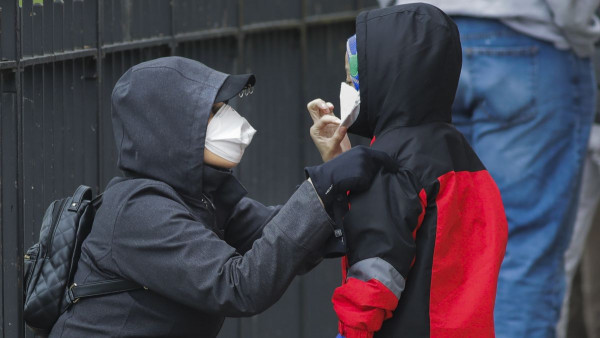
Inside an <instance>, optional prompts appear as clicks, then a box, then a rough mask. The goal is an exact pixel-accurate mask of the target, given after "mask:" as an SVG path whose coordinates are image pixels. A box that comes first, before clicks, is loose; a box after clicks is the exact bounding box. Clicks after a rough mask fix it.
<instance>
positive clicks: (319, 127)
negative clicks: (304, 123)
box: [306, 99, 352, 162]
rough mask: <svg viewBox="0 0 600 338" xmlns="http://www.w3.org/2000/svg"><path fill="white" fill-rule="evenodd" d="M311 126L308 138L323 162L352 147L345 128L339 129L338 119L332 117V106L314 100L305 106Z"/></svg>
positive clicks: (328, 103)
mask: <svg viewBox="0 0 600 338" xmlns="http://www.w3.org/2000/svg"><path fill="white" fill-rule="evenodd" d="M306 107H307V108H308V112H309V113H310V117H311V118H312V120H313V125H312V127H311V128H310V137H311V138H312V140H313V142H314V143H315V146H316V147H317V149H318V150H319V153H320V154H321V158H322V159H323V162H327V161H329V160H331V159H332V158H334V157H336V156H337V155H339V154H341V153H343V152H345V151H347V150H349V149H350V148H351V147H352V145H351V144H350V140H349V139H348V135H347V131H348V130H347V128H346V127H340V123H341V121H340V119H338V118H337V117H336V116H335V115H333V108H334V107H333V104H331V103H330V102H327V103H326V102H325V101H323V100H321V99H316V100H313V101H311V102H309V103H308V105H307V106H306Z"/></svg>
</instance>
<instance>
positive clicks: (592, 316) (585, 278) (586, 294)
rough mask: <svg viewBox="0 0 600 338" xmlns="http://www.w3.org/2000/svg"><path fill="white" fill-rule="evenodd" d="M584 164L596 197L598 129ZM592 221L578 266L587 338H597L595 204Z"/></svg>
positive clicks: (599, 207) (599, 227)
mask: <svg viewBox="0 0 600 338" xmlns="http://www.w3.org/2000/svg"><path fill="white" fill-rule="evenodd" d="M588 163H589V165H590V166H593V169H591V170H590V171H591V172H593V175H594V179H595V181H594V182H593V183H592V184H593V186H594V187H595V189H596V194H598V195H600V125H598V124H596V125H594V129H593V131H592V136H591V140H590V149H589V151H588ZM593 210H594V211H595V214H596V215H595V218H594V219H593V220H592V226H591V229H590V232H589V234H588V238H587V243H586V246H585V249H584V252H583V259H582V262H581V279H582V283H581V284H582V286H581V291H582V293H583V314H584V323H585V327H586V331H587V336H588V338H600V264H599V263H598V262H600V204H599V203H598V200H596V205H595V207H594V209H593Z"/></svg>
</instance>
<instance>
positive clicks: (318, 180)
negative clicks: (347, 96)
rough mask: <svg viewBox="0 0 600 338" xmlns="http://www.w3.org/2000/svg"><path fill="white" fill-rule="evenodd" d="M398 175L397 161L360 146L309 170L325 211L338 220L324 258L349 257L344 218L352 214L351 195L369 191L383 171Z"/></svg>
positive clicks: (379, 152) (308, 172) (335, 220)
mask: <svg viewBox="0 0 600 338" xmlns="http://www.w3.org/2000/svg"><path fill="white" fill-rule="evenodd" d="M382 167H383V168H385V170H387V171H397V170H398V168H399V166H398V164H397V163H396V161H395V160H394V159H393V158H391V157H390V156H389V155H387V154H386V153H384V152H383V151H379V150H374V149H371V148H367V147H365V146H358V147H354V148H352V149H350V150H349V151H347V152H345V153H343V154H341V155H339V156H337V157H336V158H334V159H332V160H331V161H329V162H326V163H323V164H321V165H318V166H314V167H308V168H305V172H306V175H307V176H309V177H310V179H311V181H312V183H313V185H314V187H315V190H316V191H317V194H318V195H319V197H320V198H321V200H322V201H323V205H324V206H325V210H326V211H327V213H328V214H329V216H330V217H331V218H332V219H333V220H334V222H335V224H334V229H333V231H334V233H333V236H331V237H330V238H329V239H328V241H327V243H326V244H325V247H324V257H326V258H332V257H339V256H343V255H344V254H345V253H346V242H345V240H344V229H343V226H342V225H343V217H344V215H345V214H346V212H348V200H347V191H348V190H350V191H352V192H353V193H356V192H360V191H364V190H367V189H368V188H369V185H370V184H371V181H372V180H373V178H374V177H375V175H376V174H377V173H378V172H379V170H380V169H381V168H382Z"/></svg>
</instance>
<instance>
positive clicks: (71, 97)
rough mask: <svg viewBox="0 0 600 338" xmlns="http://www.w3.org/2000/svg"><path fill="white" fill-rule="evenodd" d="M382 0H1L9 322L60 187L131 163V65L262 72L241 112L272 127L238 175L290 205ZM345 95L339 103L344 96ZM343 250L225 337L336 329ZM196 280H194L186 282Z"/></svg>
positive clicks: (15, 323) (1, 145)
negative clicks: (320, 122)
mask: <svg viewBox="0 0 600 338" xmlns="http://www.w3.org/2000/svg"><path fill="white" fill-rule="evenodd" d="M376 5H377V1H376V0H278V1H262V0H170V1H169V0H0V161H1V162H0V187H1V194H0V224H1V231H0V245H1V246H0V257H1V261H2V268H1V270H0V299H1V300H2V302H1V303H2V307H0V333H1V334H2V336H3V337H10V338H13V337H25V336H27V337H31V336H32V334H31V333H30V332H29V331H28V330H27V329H26V328H25V326H24V324H23V320H22V310H21V309H22V303H23V301H22V274H23V265H22V262H23V252H24V249H25V248H27V247H29V246H30V245H31V244H32V243H34V242H35V241H36V240H37V236H38V231H39V227H40V224H41V217H42V215H43V212H44V210H45V208H46V206H47V205H48V204H49V203H50V202H51V201H52V200H54V199H56V198H59V197H62V196H65V195H68V194H70V193H72V192H73V190H74V189H75V188H76V187H77V186H78V185H79V184H87V185H89V186H92V187H94V189H95V191H96V192H98V191H102V189H103V187H104V186H105V184H106V183H107V182H108V180H109V179H110V178H111V177H113V176H116V175H119V172H118V170H117V169H116V166H115V146H114V143H113V142H114V141H113V137H112V127H111V121H110V109H111V106H110V94H111V91H112V87H113V85H114V83H115V82H116V81H117V80H118V78H119V77H120V76H121V74H122V73H123V72H124V71H125V70H127V69H128V68H129V67H130V66H132V65H134V64H136V63H139V62H142V61H145V60H149V59H153V58H157V57H161V56H167V55H181V56H186V57H190V58H193V59H197V60H200V61H202V62H204V63H206V64H207V65H209V66H212V67H214V68H216V69H219V70H222V71H225V72H232V73H241V72H253V73H255V74H256V75H257V79H258V83H257V86H256V91H255V93H254V95H252V96H250V97H248V98H245V99H244V102H243V104H242V103H238V107H237V108H238V110H239V111H241V112H243V114H244V115H245V116H246V117H247V118H248V119H249V120H250V122H251V123H252V124H253V125H254V126H255V127H256V129H258V131H259V133H258V134H257V135H256V137H255V138H254V141H253V144H252V146H251V147H250V148H249V149H248V151H247V153H246V155H245V157H244V161H243V162H242V164H241V165H240V166H239V168H238V169H237V174H238V175H239V177H240V178H241V180H242V182H243V183H244V185H245V186H246V187H247V188H248V190H249V191H250V195H251V196H253V197H255V198H257V199H258V200H260V201H262V202H264V203H282V202H284V201H285V199H286V198H287V197H288V196H289V195H290V194H291V192H292V191H293V189H294V187H295V186H296V185H297V184H298V183H299V182H300V181H301V180H302V179H303V174H302V168H303V167H304V166H305V165H309V164H314V163H317V162H319V157H318V154H317V152H316V151H315V150H314V149H313V146H312V143H311V142H310V138H309V136H308V127H309V126H310V119H309V117H308V115H307V113H306V111H305V108H304V107H305V104H306V102H308V101H309V99H312V98H314V97H317V96H319V97H323V98H326V99H329V100H335V99H336V97H337V93H338V92H337V91H338V88H339V82H341V81H343V80H344V70H343V61H342V60H343V59H342V56H343V52H344V43H345V39H346V38H347V37H348V36H349V35H351V34H352V33H353V32H354V18H355V16H356V15H357V13H358V10H359V9H361V8H366V7H374V6H376ZM333 102H336V101H333ZM339 281H340V275H339V266H338V262H337V261H329V262H325V263H324V264H322V265H321V266H319V267H318V268H317V269H316V270H315V271H313V272H312V273H310V274H308V275H306V276H303V277H301V278H298V279H297V280H296V281H295V282H294V283H293V284H292V286H291V287H290V289H289V290H288V292H287V293H286V294H285V295H284V296H283V298H282V299H281V301H280V302H279V303H278V304H276V305H275V306H274V307H273V308H271V309H270V310H268V311H266V312H265V313H264V314H261V315H259V316H256V317H252V318H245V319H228V320H227V321H226V324H225V327H224V329H223V331H222V333H221V335H220V337H244V338H246V337H251V338H252V337H334V336H335V331H336V321H335V315H334V313H333V311H332V310H331V302H330V297H331V293H332V290H333V288H334V287H335V286H336V285H337V284H338V283H339ZM182 287H185V286H182Z"/></svg>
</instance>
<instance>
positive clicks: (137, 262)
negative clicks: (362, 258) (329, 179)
mask: <svg viewBox="0 0 600 338" xmlns="http://www.w3.org/2000/svg"><path fill="white" fill-rule="evenodd" d="M331 229H332V226H331V224H330V223H329V218H328V216H327V213H326V212H325V210H324V209H323V207H322V206H321V203H320V202H319V199H318V196H317V194H316V192H315V191H314V188H313V187H312V186H311V184H310V183H309V182H305V183H303V184H302V185H301V186H300V187H299V188H298V190H296V192H295V193H294V194H293V195H292V197H291V198H290V199H289V200H288V201H287V203H286V204H285V205H284V206H283V207H282V208H281V210H280V211H279V212H278V213H277V214H276V215H275V216H273V218H271V220H270V221H269V222H268V223H267V224H266V225H265V226H264V228H263V235H262V237H261V238H259V239H257V240H256V241H255V242H254V245H253V246H252V248H251V249H250V250H248V251H247V252H246V253H245V254H244V255H240V254H239V253H237V251H236V249H235V248H233V247H232V246H230V245H229V244H227V243H226V242H225V241H223V240H221V239H220V238H219V237H218V236H217V235H216V234H215V233H214V232H213V231H211V230H210V229H209V228H208V227H207V226H206V225H205V224H203V223H202V222H198V221H195V220H194V218H193V217H192V216H191V215H190V214H189V212H188V211H187V209H186V208H185V207H184V206H183V205H181V203H180V202H179V201H178V200H177V197H176V196H174V194H173V192H172V191H168V187H162V186H159V185H147V186H145V187H143V188H141V189H138V190H137V191H135V192H134V193H132V195H131V196H130V197H129V199H128V200H127V202H126V203H124V204H123V205H122V208H121V210H120V212H119V214H118V216H117V219H116V221H115V226H114V231H113V237H112V250H111V255H112V259H113V261H114V262H115V264H116V266H117V269H118V271H116V273H118V274H119V275H120V276H122V277H124V278H128V279H130V280H132V281H135V282H136V283H139V284H141V285H144V286H146V287H147V288H148V289H149V290H150V291H151V292H156V293H158V294H160V295H162V296H164V297H167V298H169V299H171V300H173V301H175V302H178V303H180V304H185V305H187V306H190V307H192V308H195V309H198V310H200V311H203V312H205V313H209V314H216V315H221V316H249V315H254V314H257V313H260V312H262V311H264V310H265V309H266V308H267V307H269V306H270V305H272V304H273V303H275V302H276V301H277V300H278V299H279V298H280V297H281V295H282V294H283V292H284V291H285V289H286V288H287V287H288V285H289V284H290V282H291V281H292V278H293V277H294V276H295V275H296V274H297V270H298V269H299V268H300V267H301V266H302V265H303V263H304V262H305V261H307V260H309V261H310V260H312V259H314V256H315V255H318V252H319V250H318V249H319V248H320V247H321V246H322V245H323V243H324V242H325V240H326V238H327V237H328V236H329V235H330V233H331Z"/></svg>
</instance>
